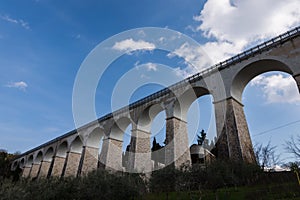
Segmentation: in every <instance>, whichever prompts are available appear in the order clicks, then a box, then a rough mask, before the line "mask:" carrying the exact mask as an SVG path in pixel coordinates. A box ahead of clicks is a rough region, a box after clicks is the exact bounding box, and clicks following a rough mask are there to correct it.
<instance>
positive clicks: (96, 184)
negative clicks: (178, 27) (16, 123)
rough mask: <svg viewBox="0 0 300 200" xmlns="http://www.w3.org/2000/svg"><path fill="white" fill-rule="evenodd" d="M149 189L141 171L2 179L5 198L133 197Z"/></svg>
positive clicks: (1, 192) (1, 194)
mask: <svg viewBox="0 0 300 200" xmlns="http://www.w3.org/2000/svg"><path fill="white" fill-rule="evenodd" d="M144 192H145V186H144V184H143V181H142V180H141V178H140V177H139V176H138V175H137V174H111V173H109V172H107V171H100V170H99V171H95V172H92V173H90V174H88V175H87V176H86V177H78V178H63V179H57V178H50V179H39V180H35V181H31V180H22V181H19V182H16V183H15V182H12V181H11V180H5V181H3V182H2V183H1V188H0V196H1V199H14V200H15V199H16V200H17V199H22V200H23V199H24V200H27V199H28V200H54V199H74V200H77V199H78V200H81V199H133V198H138V197H139V196H140V195H141V194H143V193H144Z"/></svg>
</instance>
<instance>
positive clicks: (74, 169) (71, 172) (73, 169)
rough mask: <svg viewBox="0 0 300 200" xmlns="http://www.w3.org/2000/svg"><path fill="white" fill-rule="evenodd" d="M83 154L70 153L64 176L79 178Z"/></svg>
mask: <svg viewBox="0 0 300 200" xmlns="http://www.w3.org/2000/svg"><path fill="white" fill-rule="evenodd" d="M80 157H81V153H78V152H68V156H67V158H68V159H67V165H66V170H65V174H64V176H77V173H78V167H79V163H80Z"/></svg>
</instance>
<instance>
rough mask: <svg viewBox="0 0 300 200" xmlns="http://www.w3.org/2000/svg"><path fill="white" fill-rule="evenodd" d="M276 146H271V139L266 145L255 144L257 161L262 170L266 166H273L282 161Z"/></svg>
mask: <svg viewBox="0 0 300 200" xmlns="http://www.w3.org/2000/svg"><path fill="white" fill-rule="evenodd" d="M276 148H277V147H276V146H271V142H270V141H269V142H268V144H267V145H266V146H263V145H262V144H256V145H255V146H254V153H255V157H256V161H257V164H258V165H259V166H260V167H261V169H262V170H264V169H265V168H266V167H267V168H273V167H275V165H278V164H279V163H280V156H279V155H277V154H276V151H275V150H276Z"/></svg>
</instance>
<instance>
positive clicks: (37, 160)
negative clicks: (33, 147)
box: [34, 151, 43, 164]
mask: <svg viewBox="0 0 300 200" xmlns="http://www.w3.org/2000/svg"><path fill="white" fill-rule="evenodd" d="M42 160H43V152H42V151H39V152H38V154H37V155H36V157H35V159H34V163H36V164H40V163H41V161H42Z"/></svg>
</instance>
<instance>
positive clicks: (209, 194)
mask: <svg viewBox="0 0 300 200" xmlns="http://www.w3.org/2000/svg"><path fill="white" fill-rule="evenodd" d="M143 199H145V200H152V199H153V200H160V199H161V200H165V199H191V200H193V199H195V200H196V199H197V200H199V199H201V200H210V199H218V200H228V199H230V200H241V199H249V200H252V199H255V200H268V199H270V200H273V199H286V200H292V199H294V200H300V186H299V185H298V183H294V182H290V183H278V184H272V185H258V186H251V187H231V188H221V189H218V190H216V191H213V190H202V191H190V192H169V193H159V194H155V193H150V194H146V195H145V196H143Z"/></svg>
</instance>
